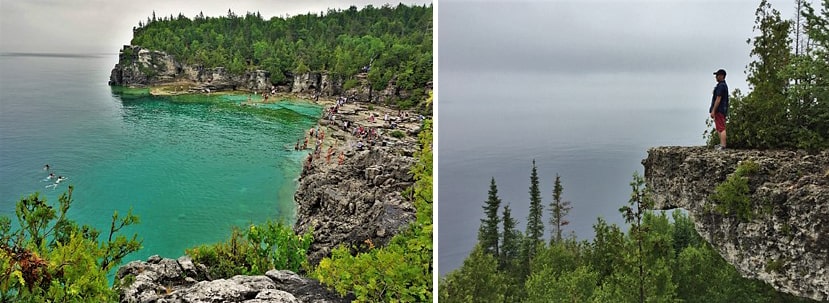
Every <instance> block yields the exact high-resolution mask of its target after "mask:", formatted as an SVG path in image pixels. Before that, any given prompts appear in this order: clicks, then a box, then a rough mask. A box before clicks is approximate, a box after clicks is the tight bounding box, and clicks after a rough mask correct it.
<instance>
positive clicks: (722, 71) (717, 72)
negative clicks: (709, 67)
mask: <svg viewBox="0 0 829 303" xmlns="http://www.w3.org/2000/svg"><path fill="white" fill-rule="evenodd" d="M714 74H715V75H723V76H725V70H724V69H720V70H718V71H716V72H714Z"/></svg>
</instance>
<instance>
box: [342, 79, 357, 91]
mask: <svg viewBox="0 0 829 303" xmlns="http://www.w3.org/2000/svg"><path fill="white" fill-rule="evenodd" d="M359 84H360V81H357V79H348V80H345V83H343V90H349V89H352V88H355V87H357V85H359Z"/></svg>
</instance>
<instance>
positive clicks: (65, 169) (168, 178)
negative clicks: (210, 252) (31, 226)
mask: <svg viewBox="0 0 829 303" xmlns="http://www.w3.org/2000/svg"><path fill="white" fill-rule="evenodd" d="M110 60H111V58H104V57H101V58H36V57H20V56H0V68H1V69H0V83H2V84H0V85H2V86H0V105H2V107H0V199H2V200H0V214H3V215H8V216H13V211H14V203H15V202H16V201H17V200H18V199H19V198H20V197H22V196H24V195H27V194H29V193H32V192H35V191H37V192H40V193H41V195H44V196H46V197H47V198H48V199H49V201H50V202H52V203H56V202H57V196H58V195H59V194H60V193H62V192H64V191H65V190H66V189H67V186H68V185H73V186H74V188H75V192H74V196H73V198H74V203H73V206H72V209H71V210H70V215H71V216H72V217H73V218H74V219H76V221H78V222H79V223H85V224H91V225H93V226H95V227H96V228H98V229H101V230H105V229H106V228H107V227H108V223H109V220H110V219H111V215H112V212H113V211H115V210H117V211H118V212H119V213H125V212H126V211H127V210H129V209H130V208H132V209H133V212H134V213H135V214H137V215H139V216H140V218H141V224H139V225H137V226H136V227H134V228H132V229H131V230H129V231H128V232H137V233H138V234H139V235H140V237H142V238H143V239H144V248H143V249H142V250H141V251H139V252H138V253H136V254H134V255H132V256H130V257H129V259H145V258H146V257H148V256H150V255H153V254H159V255H162V256H165V257H178V256H180V255H181V254H183V252H184V249H185V248H188V247H192V246H194V245H198V244H202V243H212V242H216V241H219V240H221V239H223V238H225V237H226V236H227V235H229V233H230V227H231V226H234V225H235V226H239V225H245V224H248V223H258V222H263V221H265V220H267V219H271V218H273V219H277V220H282V221H283V222H289V223H290V222H292V221H293V212H294V200H293V193H294V191H295V189H296V178H297V177H298V175H299V173H300V170H301V161H302V158H303V157H304V156H305V153H303V152H295V151H293V144H294V142H296V140H297V139H298V138H300V137H301V136H302V134H303V132H304V130H306V129H308V128H310V127H311V126H312V125H314V124H315V123H316V119H317V117H318V116H319V114H320V112H321V109H320V108H319V107H318V106H315V105H311V104H309V103H303V102H292V101H284V102H280V103H277V104H272V105H268V106H267V107H262V108H249V107H245V108H243V107H240V106H239V105H238V104H239V103H240V102H241V101H243V100H246V99H247V96H229V95H214V96H198V95H193V96H178V97H163V98H159V97H151V96H149V95H147V94H146V93H145V91H141V90H126V91H125V90H121V89H117V88H116V89H112V88H110V87H109V86H107V85H106V78H107V77H108V75H109V69H110V68H111V66H112V65H110V64H109V63H110ZM45 163H49V164H50V165H51V166H52V168H53V171H54V172H55V174H56V175H63V176H67V177H68V178H69V179H68V180H67V181H65V182H63V183H61V184H60V185H59V186H58V187H57V189H54V190H53V189H47V188H45V185H48V184H50V183H49V182H46V181H43V179H44V178H45V176H46V175H47V173H46V172H45V171H44V170H43V169H42V167H43V165H44V164H45Z"/></svg>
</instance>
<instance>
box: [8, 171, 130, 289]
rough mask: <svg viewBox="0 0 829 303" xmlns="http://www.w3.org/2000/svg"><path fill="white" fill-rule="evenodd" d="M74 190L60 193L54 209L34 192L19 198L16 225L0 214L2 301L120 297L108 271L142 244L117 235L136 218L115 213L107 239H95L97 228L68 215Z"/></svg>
mask: <svg viewBox="0 0 829 303" xmlns="http://www.w3.org/2000/svg"><path fill="white" fill-rule="evenodd" d="M72 190H73V188H72V187H71V186H70V187H69V190H68V191H67V192H66V193H64V194H61V196H60V197H59V198H58V200H59V205H58V206H57V207H54V206H52V205H49V204H48V203H47V201H46V200H45V199H41V198H40V196H39V195H38V194H36V193H35V194H33V195H30V196H29V197H27V198H23V199H21V200H20V201H18V202H17V207H16V209H15V214H16V216H17V219H18V222H17V223H18V224H17V226H19V229H12V226H11V220H10V219H9V218H8V217H4V216H0V302H114V301H117V300H118V295H117V293H116V291H115V289H114V288H112V287H110V286H109V280H108V279H107V274H108V273H109V272H110V271H112V269H113V268H115V267H116V266H117V265H118V264H120V263H121V260H122V259H123V258H124V257H125V256H126V255H128V254H130V253H132V252H135V251H137V250H139V249H140V248H141V241H139V240H138V239H137V235H133V236H132V238H131V239H128V238H127V237H125V236H123V235H119V234H117V233H118V232H119V231H120V230H121V229H122V228H123V227H125V226H128V225H132V224H135V223H138V222H139V220H138V217H136V216H134V215H132V211H130V212H128V213H127V215H126V216H124V217H123V218H119V217H118V213H117V212H115V213H114V214H113V216H112V223H111V224H110V230H109V233H108V237H106V238H105V239H107V240H104V241H99V240H98V236H99V235H100V232H99V231H97V230H95V229H93V228H92V227H90V226H87V225H84V226H82V227H79V226H78V224H77V223H75V222H74V221H72V220H70V219H68V218H67V216H66V214H67V211H68V210H69V208H70V206H71V203H72Z"/></svg>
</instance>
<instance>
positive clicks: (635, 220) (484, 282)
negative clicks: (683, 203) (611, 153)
mask: <svg viewBox="0 0 829 303" xmlns="http://www.w3.org/2000/svg"><path fill="white" fill-rule="evenodd" d="M539 182H540V181H539V177H538V174H537V172H536V166H535V163H533V168H532V173H531V175H530V191H529V192H530V211H529V215H528V217H527V223H526V230H525V231H524V232H521V231H519V230H518V229H517V225H518V224H519V222H518V221H517V220H516V219H515V218H513V217H512V215H511V211H510V208H509V205H503V206H502V205H501V199H500V198H499V197H498V187H497V185H496V183H495V179H494V178H493V179H492V181H491V183H490V188H489V194H488V199H487V200H486V201H485V204H484V206H483V209H484V214H485V216H484V219H481V227H480V229H479V231H478V243H477V245H476V246H475V248H474V249H473V250H472V252H471V253H470V255H469V256H468V257H467V258H466V260H464V262H463V265H462V266H461V267H460V268H458V269H456V270H454V271H452V272H451V273H449V274H448V275H446V276H445V277H443V278H442V279H441V280H440V285H439V288H438V289H439V294H438V296H439V301H440V302H811V301H810V300H807V299H801V298H797V297H793V296H791V295H787V294H782V293H778V292H776V291H775V290H774V289H773V288H772V287H771V286H769V285H767V284H764V283H763V282H760V281H757V280H751V279H746V278H743V277H741V276H740V274H739V273H738V272H737V270H736V269H735V268H734V267H733V266H732V265H730V264H728V263H727V262H726V261H725V260H724V259H723V258H722V257H721V256H720V255H719V254H718V253H717V252H716V251H715V250H714V249H713V248H712V247H711V246H710V245H709V244H708V243H706V242H705V241H704V240H703V239H702V238H701V237H700V236H699V234H698V233H697V232H696V230H695V229H694V223H693V222H692V221H691V219H690V218H689V217H688V216H687V215H685V214H684V213H682V212H679V211H674V212H673V213H671V215H670V217H669V216H668V214H667V213H666V212H664V211H658V212H657V211H650V210H648V209H650V204H651V203H652V201H651V198H650V194H649V192H648V189H647V187H646V186H645V184H644V180H643V179H642V178H641V177H640V176H638V175H637V174H634V176H633V181H632V182H631V188H632V193H631V198H630V200H629V202H628V204H627V205H623V206H622V207H621V208H620V209H619V212H620V213H621V215H622V217H623V218H624V219H625V222H626V223H627V225H628V226H627V230H628V231H627V232H624V231H622V228H620V227H619V226H617V225H615V224H611V225H609V224H607V222H605V221H604V220H603V219H601V218H599V219H598V220H597V222H596V223H595V224H594V225H593V229H594V231H595V233H596V234H595V238H594V239H593V240H592V241H585V240H581V241H579V240H578V239H576V238H575V236H569V237H568V236H566V233H564V235H565V236H562V234H563V230H564V228H566V226H567V225H568V223H569V222H568V221H567V214H568V212H569V211H570V210H571V209H572V207H574V206H573V204H571V203H570V202H568V201H565V200H564V199H563V191H564V186H563V185H562V182H561V178H560V177H558V176H556V179H555V183H554V189H553V195H552V199H551V200H550V201H551V202H550V204H549V205H548V207H547V208H546V210H547V211H549V214H550V215H549V218H550V220H549V226H545V224H544V223H543V220H542V217H543V213H544V211H545V207H544V205H543V204H542V198H541V196H542V195H541V193H540V192H539V187H538V183H539ZM545 227H549V228H550V233H549V234H550V239H545V238H544V236H543V235H544V230H545Z"/></svg>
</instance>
